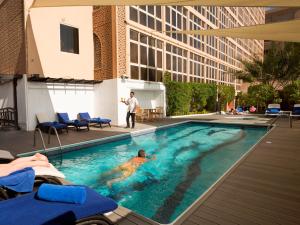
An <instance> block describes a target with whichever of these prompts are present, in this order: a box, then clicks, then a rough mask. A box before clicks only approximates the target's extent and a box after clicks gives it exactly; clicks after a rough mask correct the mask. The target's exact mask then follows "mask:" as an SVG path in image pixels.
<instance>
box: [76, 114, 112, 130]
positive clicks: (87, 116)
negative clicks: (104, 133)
mask: <svg viewBox="0 0 300 225" xmlns="http://www.w3.org/2000/svg"><path fill="white" fill-rule="evenodd" d="M79 117H80V120H83V121H87V122H88V123H90V124H99V125H100V127H101V128H102V125H103V124H107V125H108V126H109V127H111V125H110V122H111V120H110V119H103V118H100V117H96V118H91V117H90V114H89V113H88V112H84V113H79Z"/></svg>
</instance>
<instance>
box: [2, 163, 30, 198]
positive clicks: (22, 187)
mask: <svg viewBox="0 0 300 225" xmlns="http://www.w3.org/2000/svg"><path fill="white" fill-rule="evenodd" d="M34 178H35V173H34V170H33V169H32V168H25V169H22V170H18V171H16V172H13V173H11V174H9V175H8V176H5V177H0V186H2V187H5V188H7V189H10V190H13V191H16V192H21V193H22V192H31V191H32V190H33V185H34Z"/></svg>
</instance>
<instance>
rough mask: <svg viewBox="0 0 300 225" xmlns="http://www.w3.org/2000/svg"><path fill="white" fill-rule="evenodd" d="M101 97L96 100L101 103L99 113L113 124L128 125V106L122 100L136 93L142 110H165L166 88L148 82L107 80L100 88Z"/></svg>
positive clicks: (159, 84) (160, 84)
mask: <svg viewBox="0 0 300 225" xmlns="http://www.w3.org/2000/svg"><path fill="white" fill-rule="evenodd" d="M99 88H100V90H101V93H102V94H101V95H99V97H97V98H96V101H98V102H99V105H98V106H101V107H98V108H97V110H96V111H97V113H98V114H99V115H100V116H101V115H103V116H105V117H107V118H111V119H112V124H114V125H117V126H123V125H125V124H126V114H127V106H126V105H125V104H124V103H122V102H121V98H126V99H127V98H129V94H130V92H131V91H134V92H135V96H136V98H137V99H138V101H139V103H140V105H141V107H142V108H148V109H149V108H155V107H158V106H161V107H163V108H164V109H165V107H166V106H165V86H164V85H163V84H162V83H154V82H146V81H141V80H131V79H124V80H122V79H119V78H118V79H111V80H106V81H104V82H103V83H101V84H100V86H99Z"/></svg>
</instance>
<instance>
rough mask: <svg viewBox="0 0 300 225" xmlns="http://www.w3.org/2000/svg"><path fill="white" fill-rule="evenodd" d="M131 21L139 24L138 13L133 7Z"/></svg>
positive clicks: (131, 8)
mask: <svg viewBox="0 0 300 225" xmlns="http://www.w3.org/2000/svg"><path fill="white" fill-rule="evenodd" d="M130 19H131V20H133V21H135V22H138V12H137V10H136V9H135V8H133V7H130Z"/></svg>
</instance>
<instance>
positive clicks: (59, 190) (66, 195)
mask: <svg viewBox="0 0 300 225" xmlns="http://www.w3.org/2000/svg"><path fill="white" fill-rule="evenodd" d="M37 197H38V198H39V199H41V200H47V201H52V202H68V203H78V204H83V203H84V202H85V200H86V189H85V187H80V186H73V185H55V184H42V185H41V186H40V187H39V190H38V192H37Z"/></svg>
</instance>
